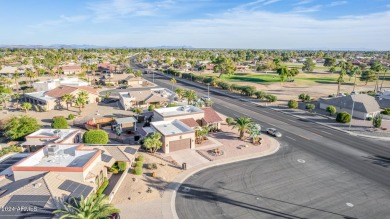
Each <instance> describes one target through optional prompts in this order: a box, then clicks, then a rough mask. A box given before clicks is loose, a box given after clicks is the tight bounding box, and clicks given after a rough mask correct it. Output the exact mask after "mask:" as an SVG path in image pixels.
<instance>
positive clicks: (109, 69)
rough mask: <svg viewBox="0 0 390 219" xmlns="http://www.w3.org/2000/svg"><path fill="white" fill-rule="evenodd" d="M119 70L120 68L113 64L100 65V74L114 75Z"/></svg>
mask: <svg viewBox="0 0 390 219" xmlns="http://www.w3.org/2000/svg"><path fill="white" fill-rule="evenodd" d="M117 70H118V66H117V65H115V64H111V63H101V64H98V72H102V73H103V74H106V73H114V72H116V71H117Z"/></svg>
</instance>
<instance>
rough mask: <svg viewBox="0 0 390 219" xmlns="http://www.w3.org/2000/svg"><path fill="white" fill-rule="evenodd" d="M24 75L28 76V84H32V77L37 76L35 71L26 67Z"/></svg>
mask: <svg viewBox="0 0 390 219" xmlns="http://www.w3.org/2000/svg"><path fill="white" fill-rule="evenodd" d="M25 75H26V77H28V78H30V86H31V85H32V79H33V78H36V77H37V73H36V72H34V71H32V70H31V69H27V70H26V71H25Z"/></svg>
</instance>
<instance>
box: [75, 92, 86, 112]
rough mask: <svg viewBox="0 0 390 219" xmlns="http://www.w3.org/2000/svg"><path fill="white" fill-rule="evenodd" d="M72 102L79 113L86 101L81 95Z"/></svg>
mask: <svg viewBox="0 0 390 219" xmlns="http://www.w3.org/2000/svg"><path fill="white" fill-rule="evenodd" d="M74 103H75V105H76V106H77V107H78V108H79V113H81V108H83V107H84V105H85V103H86V100H85V98H83V97H82V96H78V97H77V98H76V99H75V100H74Z"/></svg>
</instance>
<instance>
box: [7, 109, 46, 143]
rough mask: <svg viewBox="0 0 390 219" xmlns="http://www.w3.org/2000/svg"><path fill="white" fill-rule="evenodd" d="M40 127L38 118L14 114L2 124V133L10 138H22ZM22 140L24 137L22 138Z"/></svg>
mask: <svg viewBox="0 0 390 219" xmlns="http://www.w3.org/2000/svg"><path fill="white" fill-rule="evenodd" d="M40 128H41V125H39V124H38V120H37V119H36V118H34V117H29V116H24V115H23V116H17V117H16V116H15V117H12V118H11V120H9V121H8V123H7V124H5V126H4V135H5V136H6V137H7V138H9V139H11V140H16V139H19V140H22V139H23V137H24V136H26V135H28V134H31V133H33V132H35V131H37V130H39V129H40ZM23 140H24V139H23Z"/></svg>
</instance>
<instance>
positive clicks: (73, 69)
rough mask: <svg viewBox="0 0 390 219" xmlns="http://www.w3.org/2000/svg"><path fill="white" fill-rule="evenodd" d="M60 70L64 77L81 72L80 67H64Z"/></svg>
mask: <svg viewBox="0 0 390 219" xmlns="http://www.w3.org/2000/svg"><path fill="white" fill-rule="evenodd" d="M61 68H62V72H63V74H64V75H74V74H79V73H81V72H82V69H81V66H80V65H64V66H61Z"/></svg>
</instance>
